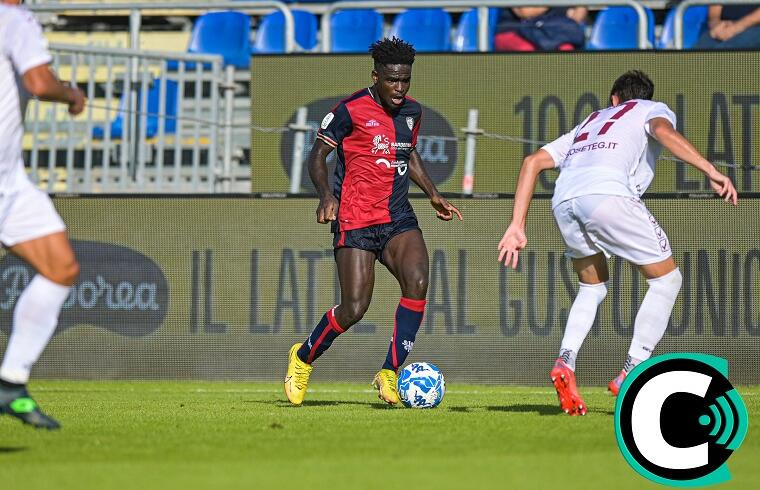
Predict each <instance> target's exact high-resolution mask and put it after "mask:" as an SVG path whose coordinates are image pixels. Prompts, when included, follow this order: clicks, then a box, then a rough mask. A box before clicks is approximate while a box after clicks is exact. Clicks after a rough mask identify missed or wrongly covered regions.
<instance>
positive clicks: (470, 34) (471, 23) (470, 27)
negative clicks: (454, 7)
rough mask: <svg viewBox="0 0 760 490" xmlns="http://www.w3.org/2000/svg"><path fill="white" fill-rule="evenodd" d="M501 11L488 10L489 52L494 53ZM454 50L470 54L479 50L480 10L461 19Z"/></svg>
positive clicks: (467, 13)
mask: <svg viewBox="0 0 760 490" xmlns="http://www.w3.org/2000/svg"><path fill="white" fill-rule="evenodd" d="M500 12H501V9H500V8H498V7H491V8H489V9H488V50H489V51H493V37H494V35H495V34H496V24H497V23H498V22H499V14H500ZM453 50H454V51H458V52H470V51H477V50H478V9H472V10H468V11H467V12H465V13H463V14H462V17H461V18H460V19H459V25H457V30H456V32H455V33H454V44H453Z"/></svg>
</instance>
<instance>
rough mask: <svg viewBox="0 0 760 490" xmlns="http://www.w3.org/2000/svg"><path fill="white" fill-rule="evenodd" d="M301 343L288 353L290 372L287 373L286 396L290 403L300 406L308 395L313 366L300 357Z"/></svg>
mask: <svg viewBox="0 0 760 490" xmlns="http://www.w3.org/2000/svg"><path fill="white" fill-rule="evenodd" d="M299 348H301V344H294V345H293V347H291V348H290V353H289V354H288V373H287V374H286V375H285V396H287V397H288V400H289V401H290V403H292V404H293V405H295V406H299V405H301V404H302V403H303V399H304V397H305V396H306V388H307V387H308V386H309V376H311V370H312V369H313V367H312V366H311V364H306V363H305V362H303V361H302V360H301V359H300V358H299V357H298V354H297V352H298V349H299Z"/></svg>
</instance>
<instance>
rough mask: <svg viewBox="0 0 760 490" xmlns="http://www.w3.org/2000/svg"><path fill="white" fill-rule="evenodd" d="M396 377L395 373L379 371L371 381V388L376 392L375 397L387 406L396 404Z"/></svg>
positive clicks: (385, 370) (387, 370)
mask: <svg viewBox="0 0 760 490" xmlns="http://www.w3.org/2000/svg"><path fill="white" fill-rule="evenodd" d="M397 385H398V376H397V375H396V372H395V371H392V370H390V369H381V370H380V372H379V373H377V374H376V375H375V379H373V380H372V387H373V388H375V389H376V390H377V397H378V398H380V399H381V400H382V401H384V402H385V403H387V404H389V405H395V404H396V403H398V401H399V400H398V391H397V390H396V386H397Z"/></svg>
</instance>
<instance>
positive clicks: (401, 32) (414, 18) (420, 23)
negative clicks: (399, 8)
mask: <svg viewBox="0 0 760 490" xmlns="http://www.w3.org/2000/svg"><path fill="white" fill-rule="evenodd" d="M389 36H396V37H399V38H401V39H405V40H407V41H409V42H411V43H412V44H413V45H414V47H415V49H417V51H419V52H425V51H449V50H450V49H451V14H449V13H448V12H446V11H445V10H442V9H415V10H407V11H405V12H402V13H400V14H398V15H397V16H396V18H395V20H394V21H393V26H392V27H391V31H390V33H389Z"/></svg>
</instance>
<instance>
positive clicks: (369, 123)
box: [364, 119, 380, 128]
mask: <svg viewBox="0 0 760 490" xmlns="http://www.w3.org/2000/svg"><path fill="white" fill-rule="evenodd" d="M364 125H365V126H366V127H368V128H376V127H378V126H380V123H379V122H377V121H375V120H374V119H370V120H369V121H367V122H366V123H364Z"/></svg>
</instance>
